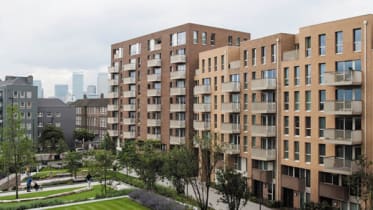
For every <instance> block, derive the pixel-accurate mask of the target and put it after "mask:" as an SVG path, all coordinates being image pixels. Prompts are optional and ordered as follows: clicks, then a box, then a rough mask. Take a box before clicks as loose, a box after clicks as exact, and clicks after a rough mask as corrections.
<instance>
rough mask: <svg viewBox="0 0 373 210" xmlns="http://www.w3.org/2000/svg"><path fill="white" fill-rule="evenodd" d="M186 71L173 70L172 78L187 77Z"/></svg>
mask: <svg viewBox="0 0 373 210" xmlns="http://www.w3.org/2000/svg"><path fill="white" fill-rule="evenodd" d="M185 75H186V72H185V71H173V72H171V73H170V79H185Z"/></svg>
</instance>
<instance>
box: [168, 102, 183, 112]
mask: <svg viewBox="0 0 373 210" xmlns="http://www.w3.org/2000/svg"><path fill="white" fill-rule="evenodd" d="M170 112H185V104H170Z"/></svg>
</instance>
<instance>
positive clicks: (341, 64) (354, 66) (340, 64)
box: [335, 60, 361, 72]
mask: <svg viewBox="0 0 373 210" xmlns="http://www.w3.org/2000/svg"><path fill="white" fill-rule="evenodd" d="M335 64H336V69H337V72H346V71H351V70H352V71H361V61H360V60H349V61H337V62H336V63H335Z"/></svg>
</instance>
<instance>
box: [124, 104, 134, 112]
mask: <svg viewBox="0 0 373 210" xmlns="http://www.w3.org/2000/svg"><path fill="white" fill-rule="evenodd" d="M122 107H123V111H127V112H133V111H136V104H124V105H122Z"/></svg>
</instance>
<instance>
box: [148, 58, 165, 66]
mask: <svg viewBox="0 0 373 210" xmlns="http://www.w3.org/2000/svg"><path fill="white" fill-rule="evenodd" d="M161 65H162V61H161V59H159V58H155V59H151V60H148V67H158V66H161Z"/></svg>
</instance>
